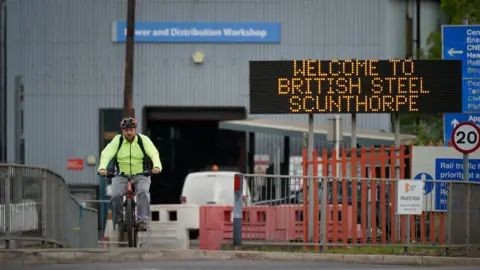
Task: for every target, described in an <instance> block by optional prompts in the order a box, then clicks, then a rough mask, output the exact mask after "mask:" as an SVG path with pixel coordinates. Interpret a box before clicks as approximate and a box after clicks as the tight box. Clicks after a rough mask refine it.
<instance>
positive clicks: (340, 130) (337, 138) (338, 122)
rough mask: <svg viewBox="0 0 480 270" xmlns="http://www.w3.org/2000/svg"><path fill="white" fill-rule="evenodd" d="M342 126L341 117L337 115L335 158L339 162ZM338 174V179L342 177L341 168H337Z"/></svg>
mask: <svg viewBox="0 0 480 270" xmlns="http://www.w3.org/2000/svg"><path fill="white" fill-rule="evenodd" d="M340 125H341V123H340V116H339V115H335V151H336V155H335V158H336V159H337V160H339V159H340V140H341V139H340V138H341V137H342V134H340V132H342V127H340ZM342 165H343V164H342ZM336 173H337V177H340V166H337V172H336Z"/></svg>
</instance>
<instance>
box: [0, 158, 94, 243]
mask: <svg viewBox="0 0 480 270" xmlns="http://www.w3.org/2000/svg"><path fill="white" fill-rule="evenodd" d="M97 228H98V219H97V211H96V210H95V209H92V208H89V207H84V206H83V205H81V204H80V203H79V202H78V201H77V200H76V199H75V198H74V197H73V196H72V195H71V193H70V191H69V189H68V185H67V184H66V182H65V180H64V179H63V178H62V177H61V176H59V175H58V174H56V173H54V172H52V171H51V170H49V169H46V168H42V167H34V166H25V165H19V164H0V246H2V245H4V247H5V248H11V247H13V246H15V247H17V248H18V247H29V246H30V247H31V246H33V247H72V248H80V247H96V246H97V240H98V231H97V230H98V229H97Z"/></svg>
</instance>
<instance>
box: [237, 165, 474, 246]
mask: <svg viewBox="0 0 480 270" xmlns="http://www.w3.org/2000/svg"><path fill="white" fill-rule="evenodd" d="M240 176H241V177H242V178H243V181H239V182H240V183H242V187H241V188H240V189H239V190H244V189H243V185H245V184H246V185H248V189H247V190H248V194H247V197H249V198H242V196H240V192H237V193H236V198H235V206H234V210H233V211H234V213H233V224H234V228H233V230H234V236H233V239H234V244H235V241H237V244H239V243H238V241H239V240H240V239H241V240H240V242H243V243H256V242H257V243H266V242H270V243H273V242H275V243H289V245H292V242H298V244H297V245H305V246H315V247H317V248H318V246H324V247H329V246H399V247H410V246H436V247H458V246H469V245H478V244H480V231H479V230H478V229H477V228H478V227H479V226H480V202H479V201H478V199H476V198H479V196H480V183H477V182H459V181H433V180H414V181H418V182H421V181H423V182H424V185H425V188H424V192H423V193H424V195H423V197H424V198H423V205H422V210H423V211H422V214H421V215H409V216H405V215H401V216H399V215H397V195H398V190H397V179H381V178H355V177H348V178H339V177H332V176H328V177H321V176H318V177H294V176H285V175H248V174H245V175H240ZM325 182H327V188H326V189H324V188H323V187H324V183H325ZM309 187H317V188H314V189H313V191H312V192H311V193H310V194H308V193H309V192H308V190H309ZM325 192H326V193H327V194H328V195H327V196H326V198H328V199H327V200H328V204H325V205H328V207H324V208H323V207H322V202H323V200H322V198H323V197H325V196H324V194H325ZM312 195H313V196H312ZM245 201H247V202H252V203H251V204H250V205H245V203H244V202H245ZM309 202H313V203H312V204H310V203H309ZM324 210H325V213H326V214H325V215H322V212H323V211H324ZM235 219H237V221H238V220H241V221H242V222H235ZM407 219H410V224H409V225H410V226H409V227H407V224H408V222H406V221H407ZM323 224H328V226H324V225H323ZM235 232H236V233H235ZM235 235H237V238H236V237H235ZM240 235H241V236H242V237H240V238H239V236H240ZM323 236H325V238H323ZM235 238H236V239H237V240H235ZM294 245H295V244H294Z"/></svg>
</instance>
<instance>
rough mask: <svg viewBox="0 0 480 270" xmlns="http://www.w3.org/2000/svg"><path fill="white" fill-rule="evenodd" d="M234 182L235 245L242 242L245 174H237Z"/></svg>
mask: <svg viewBox="0 0 480 270" xmlns="http://www.w3.org/2000/svg"><path fill="white" fill-rule="evenodd" d="M233 181H234V184H233V194H234V201H233V238H232V239H233V245H234V246H238V245H241V244H242V212H243V209H242V208H243V200H242V197H243V175H242V174H235V176H234V180H233Z"/></svg>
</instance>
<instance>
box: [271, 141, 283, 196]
mask: <svg viewBox="0 0 480 270" xmlns="http://www.w3.org/2000/svg"><path fill="white" fill-rule="evenodd" d="M280 150H281V149H280V147H279V146H278V145H277V146H276V147H275V161H274V165H273V168H274V171H275V173H274V174H275V175H280V174H281V173H280V165H281V164H280V163H281V157H280V154H281V153H280V152H281V151H280ZM281 197H282V178H281V177H277V178H276V180H275V199H276V200H278V199H280V198H281Z"/></svg>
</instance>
